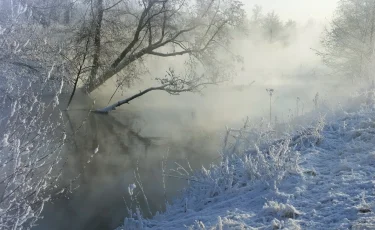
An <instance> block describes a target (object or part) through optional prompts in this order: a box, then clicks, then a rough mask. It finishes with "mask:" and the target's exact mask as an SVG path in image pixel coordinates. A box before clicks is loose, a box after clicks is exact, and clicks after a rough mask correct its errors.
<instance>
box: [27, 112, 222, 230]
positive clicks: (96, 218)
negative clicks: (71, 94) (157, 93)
mask: <svg viewBox="0 0 375 230" xmlns="http://www.w3.org/2000/svg"><path fill="white" fill-rule="evenodd" d="M128 108H129V107H128ZM174 113H175V114H174ZM151 119H152V120H151ZM195 120H196V117H195V114H194V113H193V112H181V111H180V112H176V111H173V109H172V108H171V109H170V111H168V110H166V109H163V110H157V109H154V110H153V109H143V110H142V112H132V111H129V110H124V109H123V110H119V111H115V112H113V113H112V114H110V115H101V114H90V115H89V116H87V111H84V110H78V109H77V110H76V109H74V107H72V108H71V110H70V111H69V112H67V113H66V121H67V122H68V121H69V122H68V124H69V125H68V126H67V128H68V129H70V131H69V133H70V135H69V136H70V138H71V139H70V141H69V144H68V145H67V146H66V159H64V160H66V161H65V164H64V170H63V175H64V176H63V179H62V182H61V184H60V187H59V188H57V189H56V191H59V190H60V189H61V187H64V186H67V185H69V181H70V180H72V179H73V178H75V177H76V176H77V175H80V176H79V177H78V179H77V180H75V181H74V183H72V184H71V186H68V188H72V189H73V190H74V191H73V193H63V194H60V195H52V197H53V202H51V203H49V204H47V205H46V207H45V209H44V213H43V214H44V219H42V220H40V221H39V226H37V227H35V228H34V229H43V230H44V229H113V228H115V227H117V226H119V225H120V224H121V223H122V221H123V218H124V217H125V215H126V214H127V207H133V208H134V205H135V204H134V202H133V204H132V202H131V201H130V197H129V194H128V185H129V184H131V183H136V181H135V175H134V173H135V172H138V173H139V176H140V179H141V182H142V185H143V189H144V192H145V195H146V196H147V199H148V206H147V205H146V204H145V202H144V199H143V195H142V194H141V193H138V195H137V196H138V201H139V205H140V206H141V208H142V211H143V213H144V215H145V216H148V217H149V216H150V211H151V213H152V214H154V213H155V212H156V211H158V210H163V208H164V204H165V200H166V199H168V200H171V199H172V198H173V197H175V196H176V195H177V194H178V192H179V191H180V190H181V189H182V188H183V186H184V185H185V183H186V181H184V180H181V179H177V178H172V177H166V178H165V179H166V189H165V190H164V189H163V183H162V181H163V180H162V166H161V164H162V161H163V158H165V159H166V163H167V168H176V165H175V162H178V163H180V164H182V165H184V166H186V167H188V166H187V162H189V163H190V165H191V167H192V168H193V169H194V168H200V167H201V166H202V165H208V164H210V163H211V162H212V161H213V160H214V159H215V158H217V157H218V153H217V149H218V144H219V143H220V142H219V138H218V136H217V135H216V134H215V132H213V131H212V130H211V131H208V130H201V129H200V128H199V127H198V126H197V125H196V122H195ZM82 121H84V124H83V125H82V127H81V128H80V129H78V127H80V126H81V124H82ZM77 129H78V131H77V132H76V133H75V134H74V135H73V134H72V132H71V131H72V130H77ZM98 146H99V151H98V153H97V154H94V153H95V149H96V148H97V147H98ZM136 192H140V190H139V188H138V189H137V190H136ZM53 194H56V192H54V193H53Z"/></svg>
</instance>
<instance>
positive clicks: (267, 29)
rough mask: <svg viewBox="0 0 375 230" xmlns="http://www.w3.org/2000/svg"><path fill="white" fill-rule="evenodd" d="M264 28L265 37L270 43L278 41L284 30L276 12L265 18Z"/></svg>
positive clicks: (263, 21)
mask: <svg viewBox="0 0 375 230" xmlns="http://www.w3.org/2000/svg"><path fill="white" fill-rule="evenodd" d="M262 28H263V30H264V33H265V36H266V37H267V38H268V40H269V42H270V43H272V42H274V41H275V40H277V39H278V37H279V35H280V33H281V31H282V29H283V23H282V22H281V20H280V18H279V16H278V15H277V14H276V13H275V11H272V12H270V13H268V14H267V15H266V16H265V17H264V18H263V20H262Z"/></svg>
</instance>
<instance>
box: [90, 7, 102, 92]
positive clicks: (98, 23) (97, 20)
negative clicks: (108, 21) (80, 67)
mask: <svg viewBox="0 0 375 230" xmlns="http://www.w3.org/2000/svg"><path fill="white" fill-rule="evenodd" d="M94 9H95V10H96V15H94V22H93V28H94V55H93V60H92V69H91V73H90V79H89V85H90V86H92V85H94V84H95V80H96V75H97V74H98V69H99V64H100V48H101V28H102V20H103V0H96V1H95V8H94Z"/></svg>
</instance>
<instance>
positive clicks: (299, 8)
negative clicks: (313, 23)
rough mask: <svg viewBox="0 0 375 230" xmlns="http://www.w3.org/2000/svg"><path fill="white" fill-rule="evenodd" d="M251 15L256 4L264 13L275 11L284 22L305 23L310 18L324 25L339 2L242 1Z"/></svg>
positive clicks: (322, 0)
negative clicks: (291, 20) (288, 20)
mask: <svg viewBox="0 0 375 230" xmlns="http://www.w3.org/2000/svg"><path fill="white" fill-rule="evenodd" d="M242 2H243V3H244V4H245V7H246V9H247V10H249V13H250V12H251V9H252V8H253V6H254V5H255V4H258V5H260V6H262V7H263V11H264V12H269V11H272V10H275V13H277V14H278V15H280V17H281V19H282V20H287V19H293V20H295V21H298V22H299V23H305V22H307V21H308V20H309V19H310V18H313V19H316V20H318V21H321V22H323V23H325V22H327V20H328V19H330V18H331V16H332V14H333V11H334V10H335V8H336V4H337V2H338V0H242Z"/></svg>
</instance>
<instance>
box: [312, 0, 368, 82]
mask: <svg viewBox="0 0 375 230" xmlns="http://www.w3.org/2000/svg"><path fill="white" fill-rule="evenodd" d="M374 32H375V1H374V0H361V1H358V0H341V1H339V2H338V6H337V9H336V12H335V14H334V17H333V19H332V22H331V24H330V26H329V28H327V30H326V32H325V34H324V37H323V39H322V45H323V46H324V51H322V52H318V54H319V55H321V57H322V58H323V61H324V63H325V64H326V65H327V66H329V67H331V68H332V69H334V70H335V72H336V73H337V74H338V75H341V76H345V77H348V78H350V79H355V78H362V79H369V78H372V72H373V65H374V55H373V54H374V39H375V37H374V36H375V34H374Z"/></svg>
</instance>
